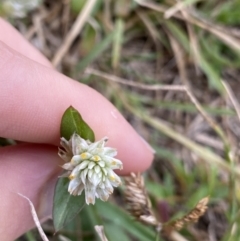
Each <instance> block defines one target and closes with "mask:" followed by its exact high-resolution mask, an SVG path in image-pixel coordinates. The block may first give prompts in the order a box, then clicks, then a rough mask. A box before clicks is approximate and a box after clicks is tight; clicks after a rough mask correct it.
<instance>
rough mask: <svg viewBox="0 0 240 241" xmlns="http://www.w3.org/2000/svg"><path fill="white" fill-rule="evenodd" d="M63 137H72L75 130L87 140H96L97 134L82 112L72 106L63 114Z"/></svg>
mask: <svg viewBox="0 0 240 241" xmlns="http://www.w3.org/2000/svg"><path fill="white" fill-rule="evenodd" d="M60 132H61V137H64V138H66V139H67V140H69V139H70V137H71V136H72V134H73V133H74V132H75V133H77V134H78V135H80V136H81V137H82V138H83V139H85V140H90V141H92V142H93V141H94V140H95V136H94V132H93V130H92V129H91V128H90V127H89V125H88V124H87V123H86V122H85V121H84V120H83V118H82V116H81V115H80V113H79V112H78V111H77V110H76V109H74V108H73V107H72V106H70V107H69V108H68V109H67V110H66V111H65V112H64V114H63V117H62V121H61V131H60Z"/></svg>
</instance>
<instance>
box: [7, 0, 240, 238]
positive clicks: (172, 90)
mask: <svg viewBox="0 0 240 241" xmlns="http://www.w3.org/2000/svg"><path fill="white" fill-rule="evenodd" d="M81 4H82V5H81ZM237 6H238V3H237V0H234V1H231V2H229V3H226V1H215V0H213V1H191V2H190V1H174V0H166V1H144V0H134V1H130V0H124V1H112V0H106V1H100V0H99V1H94V0H91V1H87V2H86V4H84V1H70V0H69V1H66V0H65V1H60V0H57V1H50V0H45V1H44V3H43V4H41V5H40V6H39V8H38V9H36V10H35V11H33V12H31V13H29V14H28V15H27V17H26V19H27V21H22V20H19V19H12V20H11V21H12V23H13V24H14V25H15V26H16V27H17V28H18V29H19V31H21V32H22V34H23V35H24V36H25V37H26V38H27V39H28V40H29V41H30V42H31V43H32V44H34V45H35V46H36V47H37V48H38V49H39V50H40V51H41V52H42V53H43V54H44V55H45V56H47V57H48V58H49V59H50V60H52V63H53V65H54V66H55V67H57V69H58V70H59V71H61V72H62V73H64V74H66V75H69V76H70V77H72V78H75V79H76V80H78V81H81V82H83V83H85V84H88V85H89V86H91V87H93V88H95V89H96V90H97V91H99V92H101V93H102V94H103V95H104V96H106V98H108V99H109V100H110V101H111V102H113V103H114V104H115V105H116V106H117V107H118V108H119V109H120V111H121V112H122V113H123V114H124V115H125V117H126V119H127V120H128V121H129V122H130V123H131V124H132V125H133V126H134V128H135V129H136V130H137V131H138V132H139V133H140V134H141V135H142V136H143V137H144V138H145V139H146V140H147V141H148V142H150V143H151V145H152V146H153V147H154V148H155V150H156V159H155V162H154V164H153V166H152V168H151V169H150V170H148V172H147V173H146V178H145V180H146V190H147V191H148V193H149V195H150V199H151V201H152V204H153V205H152V207H150V206H149V202H148V199H144V195H145V189H144V192H143V193H142V194H138V195H142V196H141V197H142V199H141V198H140V200H143V202H144V205H145V207H147V210H148V211H149V212H148V214H149V215H150V216H151V215H152V216H151V217H154V218H155V217H156V218H155V219H154V218H153V219H151V220H153V222H152V223H153V224H154V225H153V226H156V224H157V223H159V222H158V221H156V220H160V221H161V223H164V222H168V221H171V219H173V220H176V219H178V218H179V217H185V219H184V218H183V219H184V220H182V221H181V222H182V223H181V222H180V223H181V225H180V226H182V224H183V222H185V221H186V220H189V219H188V218H189V217H192V216H191V215H192V213H190V214H189V215H190V216H184V215H185V214H186V213H187V212H188V210H191V208H192V207H193V206H194V205H195V203H197V202H198V201H199V200H200V199H201V198H203V197H205V196H209V199H210V201H209V203H210V204H209V209H208V210H207V211H206V213H205V215H203V216H202V217H201V218H200V219H199V222H198V224H190V225H187V226H186V227H184V228H183V229H182V231H181V233H177V232H172V234H171V236H168V237H158V238H159V239H160V240H168V239H170V240H176V241H181V240H197V241H198V240H201V241H202V240H206V241H208V240H209V241H217V240H222V241H227V240H234V237H238V235H239V233H240V232H239V229H240V213H239V205H240V204H239V202H240V195H239V177H240V166H239V161H240V158H239V143H240V127H239V126H240V125H239V123H240V122H239V121H240V108H239V101H238V100H239V98H240V94H239V93H240V83H239V67H240V55H239V51H240V32H239V29H238V28H237V27H236V26H238V25H239V22H240V21H239V18H238V17H237V15H234V11H235V9H237ZM103 80H105V81H103ZM5 142H8V143H10V142H11V140H4V143H5ZM132 178H135V179H136V183H138V185H137V186H134V184H133V182H132V179H128V181H127V184H128V189H127V190H128V193H127V200H128V202H129V203H130V207H131V210H132V211H131V212H132V213H133V214H134V216H136V215H137V216H138V217H139V213H137V212H136V210H135V208H136V207H137V208H138V211H143V215H145V214H146V213H144V211H146V209H141V205H140V206H137V205H136V206H134V205H135V204H136V203H137V201H139V200H138V196H136V197H133V196H131V194H130V193H131V192H132V189H134V190H135V189H136V188H137V189H139V190H140V189H141V190H143V188H142V179H141V178H140V177H138V176H135V177H132ZM138 178H139V179H138ZM130 189H131V191H130ZM135 192H136V193H138V192H137V191H136V190H135ZM122 196H123V195H122V193H121V192H120V193H118V195H116V197H115V199H114V200H113V203H114V202H116V203H118V204H119V203H120V204H121V205H123V197H122ZM145 197H146V196H145ZM101 205H103V204H99V207H101V209H104V208H105V206H101ZM114 207H115V206H114ZM114 207H111V208H110V207H109V210H108V209H107V208H106V210H107V211H106V212H103V213H102V212H101V209H100V208H99V209H98V206H96V208H95V209H93V210H90V209H89V210H86V211H83V213H81V216H82V219H81V218H79V220H80V221H79V222H80V224H78V226H77V227H78V228H79V226H80V227H81V230H80V231H72V230H73V229H72V228H71V227H70V228H69V227H66V229H65V230H63V232H62V233H63V234H64V235H65V236H69V237H74V238H75V239H76V240H94V236H93V235H94V233H95V232H94V230H92V228H91V227H93V226H94V225H96V224H99V225H100V224H103V225H104V227H105V231H106V236H107V238H108V240H109V241H111V238H114V240H115V241H118V240H119V239H117V238H118V237H117V236H118V235H115V236H114V235H113V234H112V233H113V232H112V233H111V230H115V231H114V232H115V233H116V232H119V233H121V234H122V235H125V236H126V237H125V236H124V237H125V239H126V240H127V241H128V240H134V238H135V239H138V240H153V238H152V237H153V236H151V235H152V234H153V233H154V232H153V230H152V229H151V228H149V229H146V230H145V228H146V227H144V226H136V225H138V224H135V221H133V220H132V219H128V217H127V216H125V215H126V214H125V213H124V212H122V211H121V209H117V208H114ZM203 207H205V205H203ZM197 210H198V211H199V210H200V209H198V207H197ZM204 211H205V209H204ZM110 212H112V213H111V214H112V220H113V221H111V222H108V221H106V220H108V218H109V216H110V214H109V213H110ZM200 213H201V212H200ZM141 214H142V213H141ZM155 214H156V215H155ZM198 214H199V213H198ZM108 215H109V216H108ZM140 216H141V215H140ZM117 217H119V219H120V217H121V221H119V220H118V219H117ZM85 219H86V220H87V221H86V223H83V221H82V220H85ZM190 219H191V218H190ZM114 220H117V221H116V223H114V222H115V221H114ZM123 220H124V221H123ZM147 220H148V219H147ZM149 220H150V219H149ZM178 220H181V219H178ZM142 221H143V220H142ZM145 221H146V220H145ZM112 222H113V223H114V224H115V226H114V225H113V223H112ZM186 222H188V221H186ZM72 225H73V224H72ZM74 225H75V224H74ZM139 225H140V224H139ZM116 226H117V228H118V229H116V228H115V227H116ZM114 228H115V229H114ZM45 230H47V232H48V233H49V236H51V234H52V233H53V230H52V226H51V225H50V224H45ZM152 232H153V233H152ZM129 234H130V235H129ZM144 235H145V236H144ZM30 236H31V235H30ZM30 236H27V235H26V237H28V238H27V240H28V241H34V240H37V239H35V238H32V239H30V238H29V237H30ZM132 237H134V238H133V239H132ZM141 237H143V238H141ZM51 240H54V238H52V239H51ZM55 240H56V239H55Z"/></svg>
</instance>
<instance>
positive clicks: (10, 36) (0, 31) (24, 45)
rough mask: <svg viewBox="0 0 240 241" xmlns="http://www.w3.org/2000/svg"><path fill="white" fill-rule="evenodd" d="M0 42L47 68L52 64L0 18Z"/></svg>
mask: <svg viewBox="0 0 240 241" xmlns="http://www.w3.org/2000/svg"><path fill="white" fill-rule="evenodd" d="M0 40H1V41H2V42H3V43H5V44H7V45H8V46H9V47H11V48H12V49H14V50H16V51H17V52H19V53H20V54H22V55H24V56H26V57H28V58H30V59H32V60H34V61H36V62H38V63H40V64H43V65H45V66H48V67H52V64H51V63H50V62H49V61H48V60H47V58H45V57H44V56H43V55H42V54H41V53H40V52H39V51H38V50H37V49H36V48H34V47H33V46H32V45H31V44H30V43H29V42H28V41H27V40H26V39H25V38H24V37H23V36H22V35H21V34H20V33H19V32H18V31H17V30H16V29H15V28H14V27H13V26H12V25H11V24H9V23H8V22H6V21H5V20H4V19H2V18H0Z"/></svg>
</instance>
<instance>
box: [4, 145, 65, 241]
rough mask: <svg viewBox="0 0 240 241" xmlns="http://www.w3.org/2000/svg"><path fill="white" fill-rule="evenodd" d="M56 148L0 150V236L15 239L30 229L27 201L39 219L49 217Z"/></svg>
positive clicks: (56, 165) (57, 162)
mask: <svg viewBox="0 0 240 241" xmlns="http://www.w3.org/2000/svg"><path fill="white" fill-rule="evenodd" d="M56 149H57V148H56V147H53V146H47V145H45V146H43V145H39V144H21V145H17V146H8V147H4V148H1V149H0V156H1V161H0V172H1V175H0V183H1V195H0V214H1V215H0V237H1V240H4V241H12V240H15V239H16V238H17V237H18V236H20V235H21V234H22V233H25V232H26V231H28V230H29V229H31V228H33V227H34V222H33V218H32V215H31V213H30V207H29V204H28V202H27V201H26V200H25V199H23V198H22V197H20V196H19V195H18V193H20V194H22V195H25V196H26V197H28V198H29V199H30V200H31V201H32V202H33V204H34V206H35V208H36V211H37V213H38V215H39V219H45V218H47V217H49V215H51V210H52V200H53V192H54V186H55V183H56V180H57V176H58V175H59V173H60V172H59V171H60V170H61V168H60V165H61V164H62V163H61V159H59V157H58V156H57V155H56V151H57V150H56Z"/></svg>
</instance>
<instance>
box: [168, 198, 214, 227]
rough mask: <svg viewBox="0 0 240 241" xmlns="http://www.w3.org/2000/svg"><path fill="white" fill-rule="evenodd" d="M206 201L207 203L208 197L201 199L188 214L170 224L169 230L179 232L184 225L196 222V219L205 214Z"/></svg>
mask: <svg viewBox="0 0 240 241" xmlns="http://www.w3.org/2000/svg"><path fill="white" fill-rule="evenodd" d="M208 201H209V197H205V198H203V199H201V200H200V201H199V202H198V203H197V205H196V206H195V207H194V208H193V209H192V210H191V211H190V212H189V213H188V214H186V215H185V216H183V217H182V218H180V219H177V220H176V221H174V222H173V223H171V224H170V226H171V228H173V229H176V230H180V229H182V227H183V226H184V225H185V224H188V223H195V222H197V221H198V219H199V218H200V217H201V216H202V215H203V214H204V213H205V212H206V210H207V208H208V207H207V204H208Z"/></svg>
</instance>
